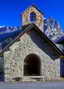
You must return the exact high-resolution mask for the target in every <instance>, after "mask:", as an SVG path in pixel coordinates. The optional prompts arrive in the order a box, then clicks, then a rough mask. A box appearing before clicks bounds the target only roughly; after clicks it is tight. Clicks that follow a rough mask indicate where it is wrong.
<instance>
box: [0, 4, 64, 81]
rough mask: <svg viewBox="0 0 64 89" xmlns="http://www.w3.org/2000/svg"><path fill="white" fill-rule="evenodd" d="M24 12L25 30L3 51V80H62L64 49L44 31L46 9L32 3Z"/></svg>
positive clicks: (23, 26)
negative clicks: (41, 9)
mask: <svg viewBox="0 0 64 89" xmlns="http://www.w3.org/2000/svg"><path fill="white" fill-rule="evenodd" d="M21 16H22V27H21V30H22V32H21V33H20V34H19V35H18V36H17V37H16V38H15V39H14V40H13V41H11V42H10V43H9V44H8V45H7V46H6V47H5V48H4V49H3V50H2V51H1V52H0V54H2V55H1V58H2V59H1V60H0V61H1V62H0V67H2V70H1V72H0V73H2V72H3V80H4V81H6V82H9V81H12V82H13V81H45V80H61V78H63V77H64V69H63V67H64V60H63V56H64V53H63V52H62V51H61V50H60V49H59V48H57V46H56V45H55V44H54V43H53V42H52V41H51V40H50V39H49V38H48V37H47V36H46V35H45V33H44V27H43V26H44V13H42V12H41V11H40V10H39V9H38V8H37V7H36V6H34V5H32V6H30V7H29V8H27V9H26V10H25V11H24V12H23V13H22V14H21Z"/></svg>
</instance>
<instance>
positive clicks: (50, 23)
mask: <svg viewBox="0 0 64 89" xmlns="http://www.w3.org/2000/svg"><path fill="white" fill-rule="evenodd" d="M44 31H45V34H46V35H47V37H48V38H49V39H51V40H55V39H56V38H57V37H60V36H62V34H63V32H62V29H61V27H60V24H59V23H58V22H57V21H56V20H55V19H53V18H48V19H45V20H44Z"/></svg>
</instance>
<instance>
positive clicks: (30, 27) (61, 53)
mask: <svg viewBox="0 0 64 89" xmlns="http://www.w3.org/2000/svg"><path fill="white" fill-rule="evenodd" d="M33 28H34V29H35V30H36V31H37V32H38V33H39V35H40V36H41V37H42V39H44V40H46V41H47V42H48V43H50V45H51V46H52V47H53V48H54V49H55V50H56V52H57V54H58V55H60V56H64V53H63V52H62V51H61V50H60V49H59V48H57V46H56V45H55V44H54V43H53V42H52V41H51V40H50V39H49V38H48V37H47V36H46V35H45V34H44V33H43V32H41V30H40V29H39V28H38V27H37V26H36V25H35V24H29V25H26V26H23V27H22V29H23V31H22V32H21V33H20V34H19V35H18V36H17V37H16V38H15V39H14V40H13V41H11V42H10V43H9V44H8V45H7V46H6V47H5V48H4V49H3V50H2V51H1V52H0V53H3V52H4V51H6V50H7V49H9V47H10V46H11V45H12V44H13V43H14V42H16V41H17V40H19V38H20V37H21V36H22V35H23V34H24V33H26V32H28V31H30V30H33Z"/></svg>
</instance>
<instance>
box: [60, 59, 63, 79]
mask: <svg viewBox="0 0 64 89" xmlns="http://www.w3.org/2000/svg"><path fill="white" fill-rule="evenodd" d="M60 77H62V78H64V59H60Z"/></svg>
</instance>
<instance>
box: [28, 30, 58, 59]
mask: <svg viewBox="0 0 64 89" xmlns="http://www.w3.org/2000/svg"><path fill="white" fill-rule="evenodd" d="M28 34H29V35H30V37H31V39H32V41H33V42H34V43H35V44H36V45H37V46H38V47H39V48H40V49H41V50H43V51H44V52H45V53H46V54H47V55H48V56H50V57H51V59H52V60H55V59H57V58H59V56H58V55H57V53H56V50H55V49H54V48H53V47H52V46H51V45H50V43H47V42H46V40H44V37H43V38H41V37H40V35H39V33H38V32H37V31H35V30H34V29H33V30H32V31H31V33H28Z"/></svg>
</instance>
